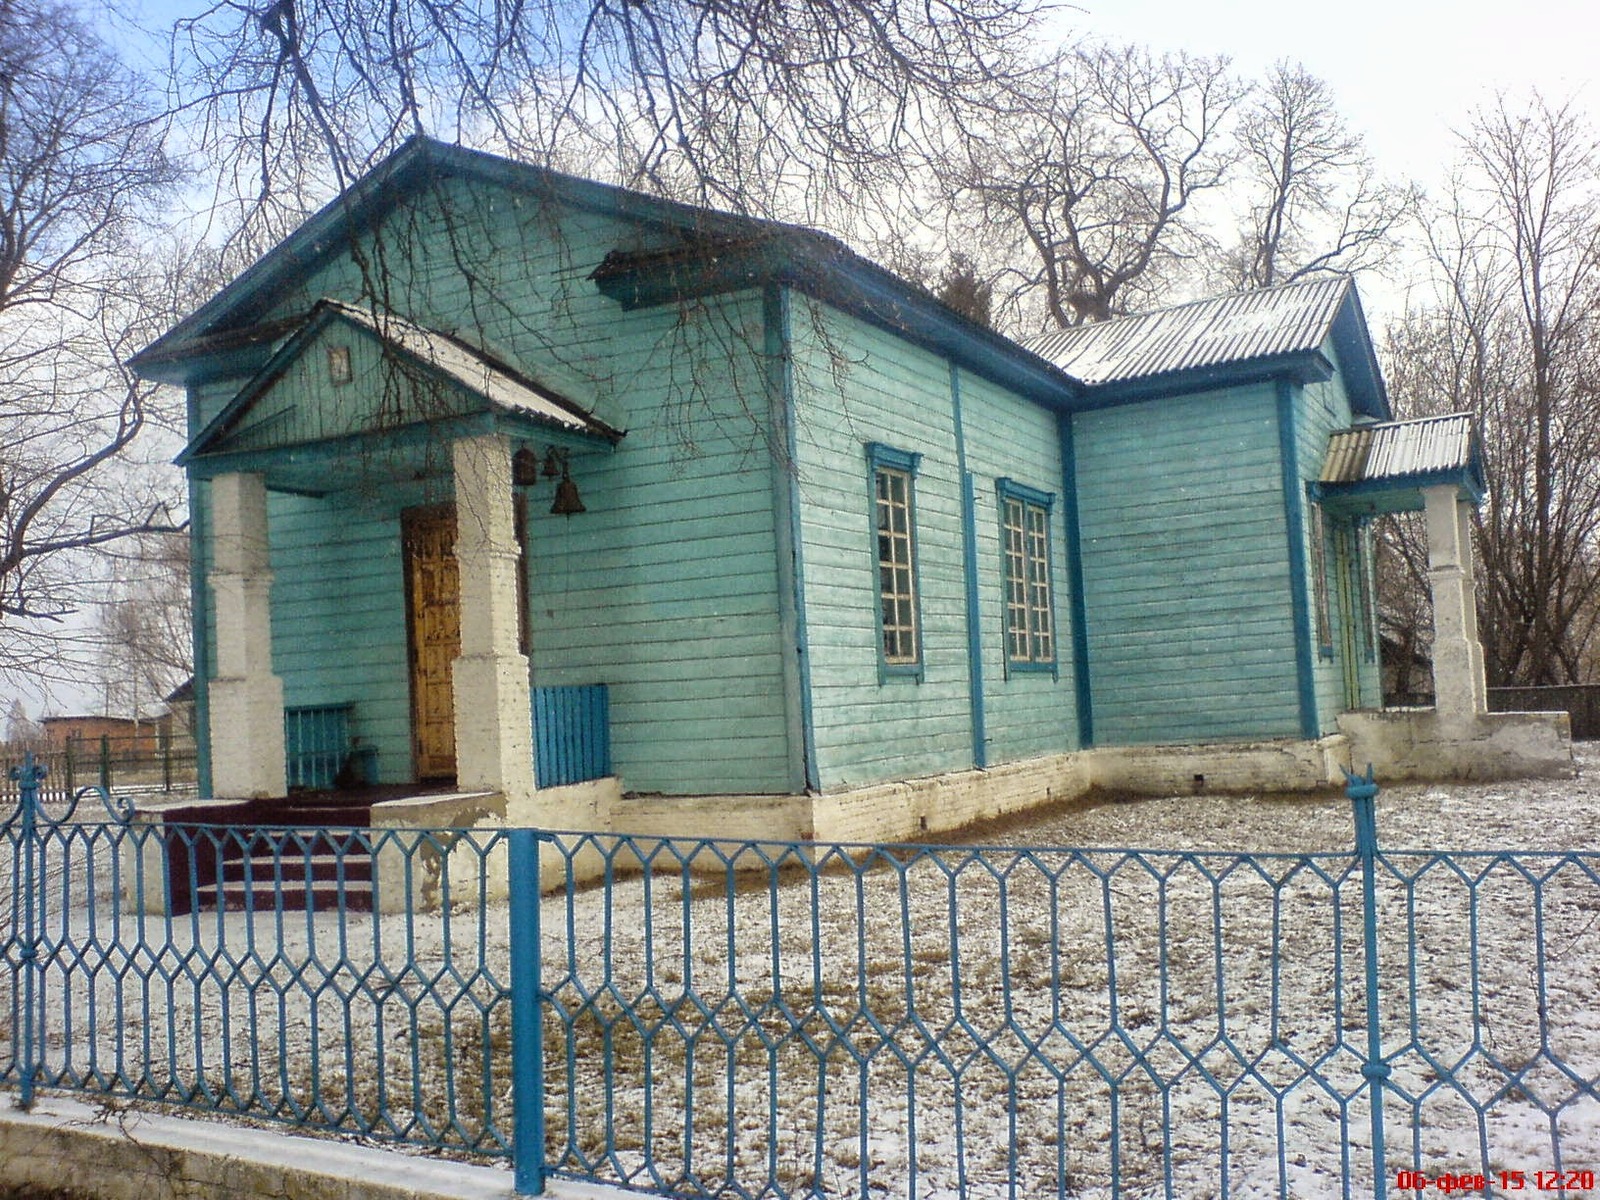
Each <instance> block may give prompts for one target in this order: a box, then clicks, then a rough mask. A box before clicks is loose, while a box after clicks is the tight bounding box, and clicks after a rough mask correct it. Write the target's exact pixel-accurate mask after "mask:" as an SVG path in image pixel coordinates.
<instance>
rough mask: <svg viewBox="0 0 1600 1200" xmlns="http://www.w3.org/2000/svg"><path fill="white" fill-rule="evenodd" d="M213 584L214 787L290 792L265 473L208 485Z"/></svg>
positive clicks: (247, 793) (233, 792) (231, 793)
mask: <svg viewBox="0 0 1600 1200" xmlns="http://www.w3.org/2000/svg"><path fill="white" fill-rule="evenodd" d="M208 581H209V583H210V585H211V592H212V596H213V599H214V605H215V625H216V629H215V634H216V647H217V652H216V662H215V667H214V669H215V674H214V675H213V677H212V679H211V681H210V686H209V698H210V708H211V719H210V733H211V790H212V791H213V792H214V793H215V794H216V795H218V796H225V797H229V798H232V797H235V796H238V797H258V796H282V795H285V794H287V792H288V781H287V776H286V774H285V771H286V767H285V762H284V745H283V680H281V679H279V678H278V677H277V676H276V675H274V674H273V673H272V610H271V607H270V604H271V591H272V571H271V568H270V566H269V562H268V556H267V489H266V481H265V480H264V479H263V477H262V476H260V475H257V474H232V475H221V476H218V477H217V478H216V479H213V480H212V481H211V570H210V573H209V575H208Z"/></svg>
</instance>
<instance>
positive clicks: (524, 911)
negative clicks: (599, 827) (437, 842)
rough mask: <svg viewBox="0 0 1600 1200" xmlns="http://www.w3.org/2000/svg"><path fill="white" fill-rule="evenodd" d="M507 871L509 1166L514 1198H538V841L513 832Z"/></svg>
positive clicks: (541, 1164) (541, 1161)
mask: <svg viewBox="0 0 1600 1200" xmlns="http://www.w3.org/2000/svg"><path fill="white" fill-rule="evenodd" d="M508 838H509V841H510V855H509V858H510V863H509V866H510V870H511V881H510V882H511V1107H512V1132H511V1161H512V1165H513V1168H514V1171H515V1184H514V1186H515V1190H516V1193H517V1194H518V1195H519V1196H540V1195H543V1194H544V1176H545V1149H544V1005H543V998H542V997H541V996H540V994H539V991H540V988H539V958H540V954H541V950H540V947H541V941H540V933H539V836H538V834H536V833H535V832H534V831H533V830H531V829H513V830H512V831H511V832H510V834H509V835H508Z"/></svg>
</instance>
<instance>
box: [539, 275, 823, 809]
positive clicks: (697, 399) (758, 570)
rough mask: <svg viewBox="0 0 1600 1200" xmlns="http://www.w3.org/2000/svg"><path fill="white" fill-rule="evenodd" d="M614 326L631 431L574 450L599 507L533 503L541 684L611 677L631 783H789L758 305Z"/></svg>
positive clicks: (616, 750)
mask: <svg viewBox="0 0 1600 1200" xmlns="http://www.w3.org/2000/svg"><path fill="white" fill-rule="evenodd" d="M685 322H688V325H687V326H686V325H685ZM619 324H621V325H623V326H624V327H625V329H626V330H627V331H628V332H629V334H630V337H629V338H628V339H626V340H624V341H621V342H619V357H618V360H617V361H616V363H615V364H614V372H615V378H616V384H617V393H616V396H617V402H618V404H619V405H620V406H622V407H625V408H626V409H627V410H628V411H629V412H630V413H631V418H630V419H629V420H628V421H625V422H624V424H627V425H630V426H631V427H632V428H631V431H630V432H629V434H628V436H627V438H626V439H625V440H624V441H623V442H622V444H621V445H620V446H618V447H617V449H616V450H615V451H613V452H609V453H604V452H597V453H592V454H582V455H579V454H574V456H573V460H572V470H573V478H574V480H575V481H576V482H577V484H578V486H579V488H580V489H581V491H582V494H583V498H584V503H585V505H587V507H588V510H589V511H588V512H586V513H584V514H583V515H581V516H575V517H558V516H552V515H550V513H549V497H550V492H549V491H548V490H547V489H546V488H543V487H541V488H536V489H534V490H533V491H532V492H531V493H530V495H529V503H528V509H529V519H528V542H529V550H530V554H529V584H530V605H529V606H530V609H531V625H532V635H533V653H532V660H533V677H534V681H535V682H536V683H538V684H540V685H553V684H587V683H605V684H607V685H609V694H610V705H611V749H612V759H613V763H614V766H615V769H616V770H617V772H618V773H620V774H621V775H622V776H623V778H624V779H625V780H626V781H627V785H628V787H629V788H630V789H633V790H637V791H652V792H665V793H669V794H682V793H694V792H724V791H739V792H785V791H790V790H793V789H795V788H797V787H799V786H800V784H799V783H798V782H797V781H795V780H792V779H791V778H790V775H789V761H790V755H789V741H788V730H787V726H786V723H785V710H784V701H783V661H782V647H781V641H780V638H779V635H778V610H779V603H780V600H779V596H778V576H777V561H776V556H775V552H774V540H773V539H774V529H773V515H772V488H771V476H770V457H769V449H768V445H769V429H768V424H767V420H766V416H765V409H764V406H765V404H766V402H767V398H766V391H765V386H766V384H765V375H764V364H763V361H762V359H761V357H760V351H761V348H762V335H763V331H762V324H761V303H760V299H759V297H758V296H756V295H755V294H754V293H747V294H744V295H742V296H739V297H733V298H729V299H727V300H724V301H713V302H708V304H707V305H706V306H704V307H703V308H698V309H696V310H695V311H693V312H691V313H679V312H678V311H677V310H670V311H669V310H665V309H657V310H650V311H647V312H639V313H634V314H632V315H630V316H629V318H628V320H627V321H626V322H620V323H619ZM718 347H720V348H721V352H720V353H719V352H718V349H717V348H718Z"/></svg>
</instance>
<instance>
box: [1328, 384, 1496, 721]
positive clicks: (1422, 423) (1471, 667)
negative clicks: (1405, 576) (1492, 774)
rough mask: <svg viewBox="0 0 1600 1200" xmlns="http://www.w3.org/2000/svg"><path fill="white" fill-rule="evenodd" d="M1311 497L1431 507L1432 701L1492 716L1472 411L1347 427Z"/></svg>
mask: <svg viewBox="0 0 1600 1200" xmlns="http://www.w3.org/2000/svg"><path fill="white" fill-rule="evenodd" d="M1313 494H1314V495H1315V497H1316V499H1317V500H1318V501H1319V502H1320V503H1321V504H1322V506H1323V508H1324V509H1326V510H1327V511H1329V512H1332V513H1338V514H1342V515H1353V516H1371V515H1375V514H1379V513H1393V512H1426V513H1427V531H1428V584H1429V589H1430V591H1431V592H1432V598H1433V626H1434V628H1433V684H1434V690H1433V694H1434V697H1435V701H1434V702H1435V705H1436V706H1437V708H1438V711H1439V714H1440V715H1441V716H1443V717H1460V718H1464V719H1471V718H1475V717H1479V716H1482V715H1484V714H1486V713H1487V712H1488V698H1487V692H1486V690H1485V688H1486V685H1485V678H1484V669H1483V646H1482V644H1481V643H1480V642H1479V640H1478V608H1477V598H1476V597H1477V584H1476V580H1475V572H1474V569H1473V558H1472V510H1473V508H1475V507H1476V506H1477V505H1478V504H1479V503H1481V502H1482V500H1483V496H1484V474H1483V458H1482V451H1481V449H1480V441H1479V437H1478V432H1477V429H1476V427H1475V426H1474V424H1473V420H1472V415H1471V414H1470V413H1451V414H1449V415H1446V416H1440V417H1424V418H1421V419H1419V420H1413V421H1388V422H1382V423H1372V424H1365V425H1358V426H1355V427H1354V428H1352V429H1345V430H1341V431H1339V432H1337V433H1335V434H1333V435H1332V437H1330V438H1329V439H1328V453H1327V457H1326V458H1325V459H1324V460H1323V466H1322V473H1321V475H1320V477H1319V478H1318V480H1317V483H1316V485H1315V487H1314V489H1313Z"/></svg>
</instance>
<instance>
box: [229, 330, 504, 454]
mask: <svg viewBox="0 0 1600 1200" xmlns="http://www.w3.org/2000/svg"><path fill="white" fill-rule="evenodd" d="M332 347H343V348H345V349H347V350H348V351H349V354H350V367H351V378H350V380H349V382H347V383H342V384H338V383H334V382H333V380H332V379H331V378H330V377H329V372H328V351H329V349H330V348H332ZM485 407H486V405H485V403H484V401H483V400H482V399H481V398H479V397H477V396H473V395H471V394H470V393H469V392H467V390H466V389H465V388H463V387H461V386H459V385H458V384H456V383H455V382H454V381H451V380H445V379H443V378H441V377H440V376H439V374H438V373H437V372H434V371H430V370H427V369H425V368H423V367H421V366H419V365H417V364H415V363H413V362H411V361H410V360H409V359H400V358H396V357H387V358H386V357H385V354H384V349H383V347H382V345H380V344H379V342H378V340H377V338H376V337H374V336H373V335H372V334H371V333H370V332H369V331H367V330H364V329H357V328H355V327H354V326H352V325H349V324H347V323H345V322H342V321H334V322H332V323H331V324H330V325H327V326H325V327H323V328H322V329H321V330H320V331H318V333H317V334H316V335H315V336H314V337H312V338H311V339H310V341H309V342H308V343H307V344H306V345H305V346H304V347H303V348H302V350H301V352H300V354H299V355H298V356H296V358H295V359H294V361H293V362H291V363H290V364H289V365H288V367H287V368H286V369H285V370H284V372H283V374H282V375H281V376H280V377H279V378H278V379H277V380H276V381H275V382H274V383H273V385H272V386H271V387H270V388H269V389H268V390H267V391H266V393H265V394H263V395H261V396H260V397H258V398H257V400H256V402H255V404H254V405H252V406H251V408H250V410H249V412H247V413H246V414H245V415H244V416H243V418H242V419H240V420H239V422H238V424H236V425H235V426H234V427H233V429H232V430H231V431H230V432H229V433H228V434H227V436H226V437H224V438H223V440H222V441H221V442H220V443H219V444H217V445H216V446H214V447H212V448H213V449H214V450H219V451H233V450H256V449H261V448H264V447H269V446H288V445H293V444H295V443H299V442H313V441H318V440H320V439H323V438H336V437H343V436H346V435H348V434H353V433H361V432H366V431H369V430H375V429H385V428H391V429H392V428H394V427H396V426H399V425H405V424H409V423H412V422H416V421H426V420H436V419H439V418H442V417H451V416H457V415H460V414H462V413H466V412H473V411H478V410H481V409H483V408H485Z"/></svg>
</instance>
